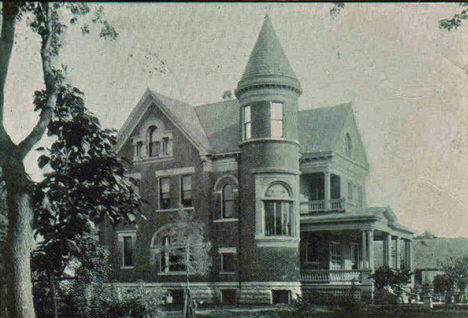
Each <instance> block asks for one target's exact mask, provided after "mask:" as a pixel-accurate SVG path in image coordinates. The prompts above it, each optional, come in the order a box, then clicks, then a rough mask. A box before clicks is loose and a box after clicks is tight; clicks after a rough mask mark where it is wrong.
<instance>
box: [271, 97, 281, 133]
mask: <svg viewBox="0 0 468 318" xmlns="http://www.w3.org/2000/svg"><path fill="white" fill-rule="evenodd" d="M270 110H271V137H272V138H282V137H284V127H283V104H282V103H275V102H271V108H270Z"/></svg>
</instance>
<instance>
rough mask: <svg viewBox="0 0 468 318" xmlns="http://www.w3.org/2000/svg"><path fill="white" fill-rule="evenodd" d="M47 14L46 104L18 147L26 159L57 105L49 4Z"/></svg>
mask: <svg viewBox="0 0 468 318" xmlns="http://www.w3.org/2000/svg"><path fill="white" fill-rule="evenodd" d="M42 5H43V6H44V10H43V11H45V14H44V15H43V19H44V20H45V22H46V26H47V32H42V33H41V37H42V45H41V60H42V71H43V74H44V84H45V87H46V96H47V97H46V103H45V105H44V107H43V108H42V109H41V113H40V115H39V121H38V122H37V124H36V126H34V128H33V130H32V131H31V132H30V133H29V135H28V136H27V137H26V138H25V139H24V140H23V141H22V142H21V143H20V144H19V145H18V146H19V149H20V153H21V156H22V157H23V158H24V157H25V156H26V154H27V153H28V152H29V151H30V150H31V149H32V147H33V146H34V145H35V144H36V143H37V142H38V141H39V140H40V139H41V138H42V135H44V132H45V131H46V129H47V127H48V125H49V122H50V121H51V119H52V114H53V110H54V108H55V106H56V104H57V94H58V89H57V77H56V74H55V73H54V69H53V65H52V64H53V63H52V59H53V57H54V56H55V54H54V52H53V45H52V41H53V36H54V32H55V31H54V26H53V23H54V22H53V21H52V19H51V17H50V8H49V5H50V4H49V3H43V4H42Z"/></svg>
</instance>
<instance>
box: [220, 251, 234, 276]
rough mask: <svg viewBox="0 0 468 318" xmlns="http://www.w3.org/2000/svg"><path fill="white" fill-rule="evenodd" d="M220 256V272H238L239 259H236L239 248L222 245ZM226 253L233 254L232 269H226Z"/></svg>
mask: <svg viewBox="0 0 468 318" xmlns="http://www.w3.org/2000/svg"><path fill="white" fill-rule="evenodd" d="M218 253H219V257H220V264H219V265H220V267H219V273H220V274H235V273H236V272H237V269H236V268H237V266H236V265H237V260H236V255H237V248H235V247H220V248H219V249H218ZM225 255H231V256H232V269H233V270H232V271H225V270H224V269H225V268H224V267H225V266H224V265H225V263H224V256H225Z"/></svg>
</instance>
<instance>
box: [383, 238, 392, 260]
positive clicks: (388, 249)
mask: <svg viewBox="0 0 468 318" xmlns="http://www.w3.org/2000/svg"><path fill="white" fill-rule="evenodd" d="M391 243H392V236H391V235H390V233H383V263H384V265H385V266H388V267H392V264H391V262H390V261H391V258H392V254H391V253H392V245H391Z"/></svg>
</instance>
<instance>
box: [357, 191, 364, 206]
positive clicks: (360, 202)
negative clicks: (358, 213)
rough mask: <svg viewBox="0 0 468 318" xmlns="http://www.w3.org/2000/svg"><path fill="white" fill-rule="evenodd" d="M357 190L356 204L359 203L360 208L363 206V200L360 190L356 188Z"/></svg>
mask: <svg viewBox="0 0 468 318" xmlns="http://www.w3.org/2000/svg"><path fill="white" fill-rule="evenodd" d="M357 190H358V192H357V195H358V203H359V206H360V207H362V206H364V198H363V194H362V188H361V187H358V188H357Z"/></svg>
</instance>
